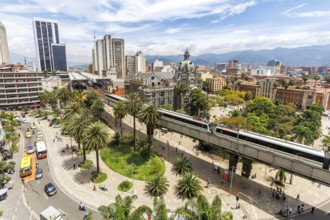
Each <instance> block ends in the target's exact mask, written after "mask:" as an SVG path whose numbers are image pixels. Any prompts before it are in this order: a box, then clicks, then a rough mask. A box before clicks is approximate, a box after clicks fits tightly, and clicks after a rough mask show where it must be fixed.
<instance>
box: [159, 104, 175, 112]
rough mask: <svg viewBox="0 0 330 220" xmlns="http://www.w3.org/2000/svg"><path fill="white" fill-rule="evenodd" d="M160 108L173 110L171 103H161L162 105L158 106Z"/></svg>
mask: <svg viewBox="0 0 330 220" xmlns="http://www.w3.org/2000/svg"><path fill="white" fill-rule="evenodd" d="M160 108H162V109H165V110H169V111H174V109H173V106H172V105H162V106H160Z"/></svg>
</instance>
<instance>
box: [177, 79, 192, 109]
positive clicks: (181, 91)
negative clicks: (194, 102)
mask: <svg viewBox="0 0 330 220" xmlns="http://www.w3.org/2000/svg"><path fill="white" fill-rule="evenodd" d="M174 92H175V93H176V94H177V95H179V96H180V101H179V102H180V103H179V105H178V106H179V108H182V98H183V97H184V96H185V95H186V94H187V92H189V85H188V84H187V83H183V82H182V83H179V84H177V85H175V87H174Z"/></svg>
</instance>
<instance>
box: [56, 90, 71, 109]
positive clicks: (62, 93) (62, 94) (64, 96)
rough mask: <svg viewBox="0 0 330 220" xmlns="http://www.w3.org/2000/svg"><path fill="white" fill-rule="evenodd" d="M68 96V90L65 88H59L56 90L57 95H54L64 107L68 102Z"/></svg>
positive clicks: (69, 93)
mask: <svg viewBox="0 0 330 220" xmlns="http://www.w3.org/2000/svg"><path fill="white" fill-rule="evenodd" d="M70 95H71V92H70V90H69V89H68V88H66V87H63V88H60V89H58V90H57V94H56V97H57V98H58V99H59V100H60V101H61V102H63V103H64V106H66V103H67V101H68V100H70V98H71V97H70Z"/></svg>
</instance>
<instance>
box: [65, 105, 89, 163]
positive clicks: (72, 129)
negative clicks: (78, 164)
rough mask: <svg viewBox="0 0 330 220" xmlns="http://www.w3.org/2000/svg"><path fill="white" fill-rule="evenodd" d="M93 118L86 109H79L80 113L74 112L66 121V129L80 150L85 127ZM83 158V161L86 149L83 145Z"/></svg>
mask: <svg viewBox="0 0 330 220" xmlns="http://www.w3.org/2000/svg"><path fill="white" fill-rule="evenodd" d="M92 122H93V118H92V117H90V115H89V113H88V112H87V111H86V110H83V111H80V113H79V114H78V113H76V114H74V115H73V116H72V117H71V118H70V119H69V121H68V126H67V131H68V133H69V135H70V136H72V137H73V138H74V139H75V140H76V142H77V144H78V149H79V150H80V144H81V142H82V140H83V139H84V132H85V129H86V128H87V127H88V126H89V125H90V124H92ZM83 158H84V162H85V161H86V151H85V148H84V147H83Z"/></svg>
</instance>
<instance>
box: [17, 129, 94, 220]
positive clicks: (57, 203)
mask: <svg viewBox="0 0 330 220" xmlns="http://www.w3.org/2000/svg"><path fill="white" fill-rule="evenodd" d="M28 126H29V124H24V125H23V126H22V130H23V131H24V132H23V133H25V131H26V129H27V127H28ZM37 133H38V130H37V129H35V134H37ZM44 135H45V134H44ZM35 139H36V135H33V136H32V137H31V138H25V143H24V146H28V145H32V146H33V145H34V141H35ZM49 156H51V155H49ZM37 162H38V163H39V167H40V168H42V169H43V174H44V176H43V178H41V179H40V180H34V181H30V182H29V183H28V187H27V189H25V197H26V201H27V203H28V204H29V206H30V207H31V208H32V210H33V211H34V212H35V213H38V214H39V213H40V212H41V211H42V210H44V209H46V208H47V207H48V206H50V205H52V206H54V207H55V208H57V209H59V210H61V211H62V212H64V213H65V214H66V216H65V218H64V219H83V217H84V215H85V213H84V212H83V211H80V210H78V206H79V203H78V202H76V201H75V200H73V199H72V198H70V197H69V196H67V195H66V194H65V193H63V191H62V190H61V189H60V188H59V187H57V186H56V183H55V181H54V179H53V177H52V175H51V172H50V168H49V164H48V159H47V158H45V159H42V160H38V161H37ZM50 182H51V183H53V184H54V185H55V187H56V188H57V194H56V195H54V196H51V197H49V196H47V195H46V193H45V192H44V186H45V185H46V184H47V183H50ZM93 216H94V219H100V215H99V214H98V213H93Z"/></svg>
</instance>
